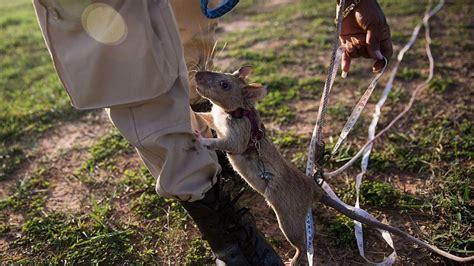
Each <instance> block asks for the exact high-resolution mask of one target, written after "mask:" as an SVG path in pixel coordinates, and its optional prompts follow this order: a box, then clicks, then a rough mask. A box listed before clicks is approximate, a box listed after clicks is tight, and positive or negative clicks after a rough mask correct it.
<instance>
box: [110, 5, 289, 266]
mask: <svg viewBox="0 0 474 266" xmlns="http://www.w3.org/2000/svg"><path fill="white" fill-rule="evenodd" d="M174 1H177V2H179V1H181V2H182V3H184V1H186V3H189V4H194V5H197V6H194V7H197V8H195V11H196V12H200V10H199V6H198V5H199V1H188V0H174ZM157 11H158V10H157ZM160 12H163V10H161V11H160ZM150 13H151V14H150V17H151V20H152V24H153V23H154V18H156V16H159V15H161V14H160V13H159V12H157V13H156V14H154V10H153V8H150ZM199 14H200V13H199ZM192 17H193V16H190V17H188V18H189V19H192ZM170 24H175V21H172V22H170ZM175 25H176V24H175ZM179 26H180V27H179V28H180V29H183V28H182V25H179ZM185 28H186V27H185ZM169 30H177V27H175V28H170V29H169ZM184 30H186V29H184ZM201 33H202V32H201ZM191 35H193V34H191ZM193 36H194V35H193ZM191 42H192V41H191ZM188 47H189V46H188ZM199 47H201V48H202V47H204V46H199ZM184 51H185V53H186V51H187V52H188V55H189V56H188V59H189V58H194V56H192V55H195V54H202V53H200V52H199V53H191V51H195V50H193V49H188V50H186V49H184ZM198 57H199V56H198ZM191 61H192V59H189V60H188V62H191ZM179 73H180V77H179V79H178V80H177V81H176V82H175V84H174V85H173V86H172V88H170V89H169V90H168V91H167V93H165V94H163V95H161V96H159V97H157V98H156V99H154V100H152V101H148V102H146V103H141V104H137V105H132V106H131V105H128V106H124V107H115V108H110V112H109V114H110V118H111V120H112V121H113V123H114V125H115V126H116V127H117V128H118V129H119V130H120V132H121V133H122V134H123V135H124V136H125V138H126V139H127V140H128V141H129V142H130V143H131V144H132V145H134V146H135V147H136V149H137V151H138V153H139V154H140V156H141V158H142V160H143V162H144V163H145V165H146V166H147V168H148V169H149V170H150V172H151V173H152V175H153V176H155V177H156V178H157V182H156V190H157V192H158V193H159V194H160V195H161V196H164V197H169V198H175V199H178V200H179V201H180V202H181V204H182V205H183V206H184V208H185V209H186V210H187V211H188V213H189V214H190V216H191V217H192V218H193V220H194V221H195V222H196V224H197V225H198V227H199V229H200V231H201V233H202V235H203V239H205V240H207V241H208V242H209V243H210V246H211V249H212V250H213V252H214V253H215V255H216V257H217V258H218V259H220V260H222V261H224V262H225V263H227V264H228V265H249V264H250V265H281V260H280V259H279V257H278V255H277V254H276V252H275V251H274V250H273V249H272V248H271V246H270V245H269V244H268V243H267V242H266V241H265V239H264V238H263V237H262V236H261V235H260V234H259V233H258V231H257V230H256V227H255V225H254V224H252V223H249V222H248V221H247V220H245V219H241V216H242V215H243V212H242V210H238V209H237V208H235V207H234V202H232V201H231V200H230V198H229V197H228V196H226V195H225V193H223V191H222V190H221V189H220V186H219V185H218V183H219V182H218V173H219V171H220V166H219V164H218V162H217V157H216V154H215V152H214V151H209V150H207V149H206V148H204V147H203V146H202V145H200V143H199V142H197V141H196V139H195V138H194V135H193V132H194V131H193V130H194V129H198V130H200V131H201V132H202V131H203V130H205V129H206V128H205V127H206V124H205V123H203V121H202V120H201V119H199V117H197V116H196V115H195V114H194V113H193V112H192V111H190V107H189V84H188V72H187V69H186V65H185V61H184V56H182V58H181V62H180V69H179ZM193 89H195V88H193ZM208 134H210V131H209V130H208ZM216 222H217V224H216Z"/></svg>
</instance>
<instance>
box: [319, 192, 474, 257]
mask: <svg viewBox="0 0 474 266" xmlns="http://www.w3.org/2000/svg"><path fill="white" fill-rule="evenodd" d="M320 201H321V203H323V204H324V205H326V206H329V207H331V208H334V209H335V210H336V211H338V212H340V213H342V214H344V215H346V216H347V217H349V218H352V219H354V220H356V221H359V222H361V223H363V224H365V225H368V226H371V227H374V228H377V229H382V230H385V231H388V232H390V233H393V234H395V235H398V236H400V237H402V238H404V239H405V240H408V241H410V242H413V243H415V244H418V245H420V246H422V247H424V248H426V249H428V250H430V251H432V252H434V253H436V254H438V255H441V256H443V257H446V258H448V259H451V260H454V261H456V262H460V263H468V262H473V261H474V256H470V257H466V258H461V257H458V256H455V255H452V254H450V253H448V252H446V251H443V250H441V249H439V248H437V247H435V246H433V245H430V244H428V243H426V242H424V241H422V240H420V239H418V238H416V237H413V236H411V235H409V234H408V233H406V232H404V231H402V230H400V229H398V228H395V227H393V226H390V225H388V224H384V223H381V222H379V221H377V220H371V219H369V218H366V217H364V216H362V215H360V214H358V213H356V212H355V211H353V210H350V209H348V208H346V207H345V206H344V205H342V204H341V203H339V202H337V201H336V200H334V199H333V198H331V197H330V196H329V195H328V194H326V193H324V195H323V196H322V197H321V199H320Z"/></svg>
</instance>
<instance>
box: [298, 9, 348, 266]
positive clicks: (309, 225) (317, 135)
mask: <svg viewBox="0 0 474 266" xmlns="http://www.w3.org/2000/svg"><path fill="white" fill-rule="evenodd" d="M344 6H345V0H340V2H339V5H337V7H336V21H337V23H336V34H335V36H334V40H333V50H332V53H331V63H330V66H329V73H328V77H327V79H326V82H325V84H324V90H323V95H322V96H321V104H320V106H319V111H318V119H317V121H316V125H315V127H314V130H313V134H312V136H311V141H310V143H309V150H308V161H307V164H306V175H307V176H308V177H310V178H312V176H313V174H314V162H315V153H316V147H318V146H320V144H321V142H322V128H323V126H324V113H325V110H324V108H325V107H326V106H327V102H328V99H329V92H330V90H331V88H332V85H333V84H334V79H335V78H336V74H337V69H338V66H339V64H340V60H341V57H342V49H340V48H339V35H340V32H341V26H342V19H343V14H342V13H343V8H342V7H344ZM323 152H324V151H323ZM305 225H306V228H305V229H306V256H307V257H308V264H309V266H312V265H313V258H314V248H313V236H314V227H313V210H312V209H311V208H309V209H308V212H307V214H306V222H305Z"/></svg>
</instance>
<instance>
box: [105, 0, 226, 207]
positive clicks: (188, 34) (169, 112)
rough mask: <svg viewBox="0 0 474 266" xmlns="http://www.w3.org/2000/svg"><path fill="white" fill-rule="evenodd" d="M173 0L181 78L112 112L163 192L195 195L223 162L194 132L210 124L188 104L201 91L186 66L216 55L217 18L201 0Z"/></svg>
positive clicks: (204, 189)
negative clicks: (152, 95) (181, 54)
mask: <svg viewBox="0 0 474 266" xmlns="http://www.w3.org/2000/svg"><path fill="white" fill-rule="evenodd" d="M171 4H172V7H173V11H174V13H175V16H176V21H177V23H178V27H179V29H176V28H170V29H169V30H170V31H176V30H179V32H180V37H181V42H182V45H183V48H184V58H185V63H186V65H187V67H186V65H185V64H184V62H181V64H180V70H179V71H180V72H179V73H180V75H179V78H178V79H177V80H176V82H175V83H174V85H173V86H172V87H171V88H169V90H168V92H167V93H165V94H163V95H161V96H159V97H158V98H155V99H153V100H151V101H147V102H145V103H140V104H136V105H133V104H132V105H130V104H129V105H127V106H124V107H112V108H110V110H109V116H110V119H111V120H112V122H113V123H114V125H115V126H116V127H117V128H118V129H119V131H120V132H121V133H122V134H123V136H124V137H125V138H126V139H127V140H128V141H129V142H130V143H131V144H132V145H133V146H134V147H135V148H136V150H137V151H138V153H139V155H140V157H141V158H142V160H143V162H144V163H145V165H146V166H147V168H148V169H149V170H150V172H151V173H152V174H153V176H155V177H156V178H157V181H156V191H157V192H158V194H160V195H161V196H163V197H172V198H176V199H179V200H185V201H195V200H199V199H202V198H203V196H204V193H205V192H207V191H208V190H209V189H210V188H211V187H212V185H213V184H214V183H215V182H216V175H217V174H218V173H219V172H220V170H221V168H220V166H219V164H218V162H217V156H216V153H215V152H214V151H209V150H208V149H206V148H204V147H203V146H202V145H201V144H200V143H198V142H197V141H196V140H195V138H194V135H193V130H195V129H197V130H200V131H203V130H206V127H207V125H206V124H205V122H204V121H203V120H202V119H201V118H200V117H199V116H197V115H195V114H194V113H193V112H192V111H191V109H190V107H189V103H190V102H191V103H198V102H200V101H201V98H200V97H199V96H198V95H197V93H196V89H195V86H196V85H195V83H194V72H193V71H189V72H188V71H187V69H188V70H198V69H201V68H204V64H205V63H206V61H207V62H209V60H211V58H209V54H210V52H211V50H212V47H213V45H214V30H215V27H216V24H217V23H216V22H215V21H210V20H208V19H206V18H205V17H204V16H203V15H202V13H201V11H200V9H199V1H198V0H172V1H171ZM188 73H189V80H190V81H191V86H190V85H189V81H188ZM207 130H208V134H210V131H209V129H207Z"/></svg>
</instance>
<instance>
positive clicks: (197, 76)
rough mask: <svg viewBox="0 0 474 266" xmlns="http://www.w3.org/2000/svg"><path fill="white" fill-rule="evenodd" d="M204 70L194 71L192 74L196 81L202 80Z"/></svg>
mask: <svg viewBox="0 0 474 266" xmlns="http://www.w3.org/2000/svg"><path fill="white" fill-rule="evenodd" d="M204 75H205V74H204V71H198V72H196V75H195V76H194V77H195V79H196V82H202V81H203V80H204Z"/></svg>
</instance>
